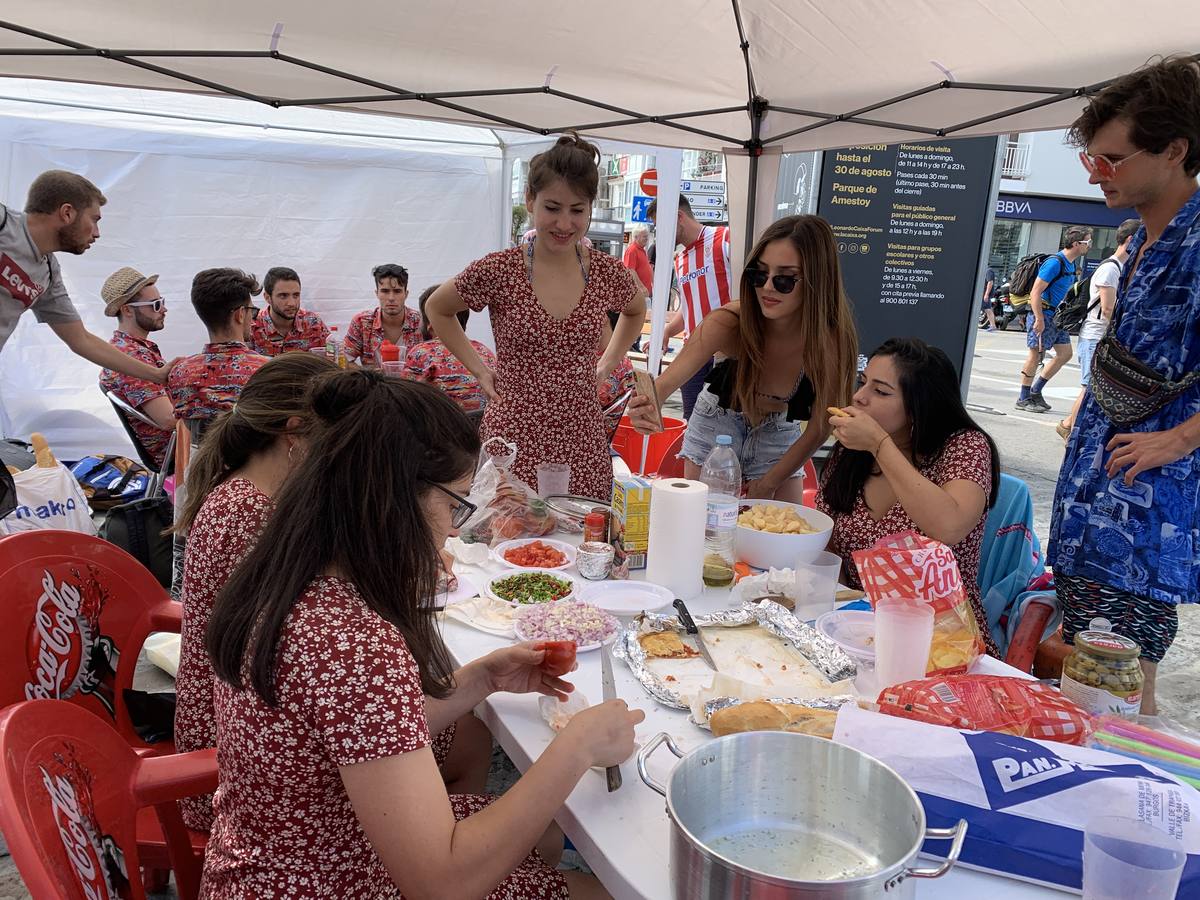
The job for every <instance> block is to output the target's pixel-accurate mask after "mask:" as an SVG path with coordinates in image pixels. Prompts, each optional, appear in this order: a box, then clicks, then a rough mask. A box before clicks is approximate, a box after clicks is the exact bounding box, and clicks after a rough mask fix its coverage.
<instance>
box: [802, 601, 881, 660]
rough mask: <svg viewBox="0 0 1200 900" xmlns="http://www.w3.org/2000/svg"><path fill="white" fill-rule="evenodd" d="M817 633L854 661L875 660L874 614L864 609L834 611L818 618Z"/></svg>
mask: <svg viewBox="0 0 1200 900" xmlns="http://www.w3.org/2000/svg"><path fill="white" fill-rule="evenodd" d="M815 627H816V629H817V631H819V632H821V634H823V635H825V637H827V638H829V639H830V640H831V641H833V642H834V643H835V644H837V645H838V646H839V647H841V648H842V649H843V650H845V651H846V652H847V653H849V654H850V656H851V657H853V658H855V659H866V660H873V659H875V613H873V612H869V611H867V610H865V609H835V610H833V612H827V613H825V614H824V615H821V616H818V617H817V621H816V625H815Z"/></svg>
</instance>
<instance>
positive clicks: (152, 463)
mask: <svg viewBox="0 0 1200 900" xmlns="http://www.w3.org/2000/svg"><path fill="white" fill-rule="evenodd" d="M104 396H105V397H107V398H108V402H109V403H111V404H112V406H113V409H115V410H116V412H117V418H118V419H119V420H120V421H121V427H122V428H124V429H125V434H126V435H128V436H129V440H130V441H131V442H132V443H133V449H134V450H135V451H137V455H138V459H140V460H141V461H142V465H144V466H145V467H146V468H147V469H149V470H150V471H151V472H152V473H153V477H152V478H151V479H150V484H149V485H148V486H147V487H146V496H147V497H157V496H158V494H159V492H160V491H161V490H162V485H163V482H164V481H165V480H166V478H167V476H168V475H170V474H171V472H173V471H174V468H175V440H176V432H174V431H172V432H171V436H170V437H169V438H168V439H167V447H166V450H165V451H164V452H163V461H162V465H161V466H160V465H159V464H158V462H157V461H156V460H155V459H154V457H153V456H151V455H150V453H149V451H147V450H146V448H145V446H144V445H143V444H142V442H141V440H140V439H139V438H138V435H137V432H136V431H134V430H133V425H132V424H130V420H131V419H136V420H138V421H139V422H142V423H144V424H146V425H149V426H151V427H152V428H158V427H159V425H158V423H157V422H155V421H154V420H153V419H151V418H150V417H149V416H148V415H146V414H145V413H144V412H142V411H141V410H139V409H135V408H134V407H132V406H130V405H129V404H128V403H126V402H125V401H124V400H122V399H121V398H120V397H118V396H117V395H116V394H114V393H113V392H112V391H104Z"/></svg>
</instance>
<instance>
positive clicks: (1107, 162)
mask: <svg viewBox="0 0 1200 900" xmlns="http://www.w3.org/2000/svg"><path fill="white" fill-rule="evenodd" d="M1145 152H1146V150H1145V148H1143V149H1141V150H1138V151H1137V153H1130V154H1129V155H1128V156H1123V157H1121V158H1120V159H1109V158H1108V157H1107V156H1104V155H1103V154H1100V153H1097V154H1096V155H1095V156H1089V155H1088V154H1087V151H1086V150H1080V151H1079V161H1080V162H1081V163H1083V167H1084V168H1085V169H1087V170H1088V174H1089V175H1099V176H1100V177H1101V178H1116V176H1117V169H1119V168H1121V166H1123V165H1125V163H1127V162H1129V160H1131V159H1133V158H1134V157H1135V156H1137V155H1138V154H1139V153H1145Z"/></svg>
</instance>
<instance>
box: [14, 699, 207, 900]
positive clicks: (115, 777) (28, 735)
mask: <svg viewBox="0 0 1200 900" xmlns="http://www.w3.org/2000/svg"><path fill="white" fill-rule="evenodd" d="M0 759H2V763H0V828H2V829H3V831H4V838H5V840H6V841H7V842H8V849H9V852H10V853H11V854H12V858H13V861H14V862H15V863H16V866H17V870H18V871H19V872H20V873H21V877H22V879H24V881H25V886H26V887H27V888H28V889H29V891H30V893H31V894H32V895H33V896H34V897H39V898H40V897H64V898H76V897H103V898H114V900H115V898H117V897H126V898H133V900H144V898H145V896H146V894H145V891H144V890H143V888H142V884H141V880H140V878H139V877H138V872H139V869H140V868H142V867H145V868H147V869H148V868H151V867H152V866H156V865H160V864H162V865H164V866H165V865H169V866H170V867H172V868H174V870H175V883H176V887H177V889H178V893H179V896H180V898H181V900H194V898H195V897H197V896H198V895H199V891H200V876H201V872H202V869H201V863H200V860H199V859H198V858H197V857H196V855H195V853H194V851H193V847H192V843H193V842H192V838H193V837H195V835H194V834H193V833H192V832H189V831H188V830H187V829H186V828H185V827H184V825H183V820H182V819H181V818H180V815H179V807H178V804H177V802H176V801H178V800H179V799H181V798H183V797H187V796H191V795H194V794H203V793H208V792H210V791H212V790H214V789H215V788H216V785H217V764H216V751H215V750H200V751H197V752H194V753H182V754H172V755H169V756H139V755H138V754H137V753H135V752H134V751H133V749H132V748H131V747H130V746H129V744H128V743H127V742H126V741H125V739H124V737H122V735H120V734H118V733H117V732H116V731H115V730H114V729H113V728H112V727H110V726H107V725H99V724H97V722H96V717H95V716H94V715H92V714H91V713H88V712H86V711H84V710H83V709H81V708H80V707H78V706H76V705H74V704H71V703H66V702H63V701H61V700H47V701H31V702H22V703H18V704H16V705H14V706H10V707H8V708H7V709H5V710H4V711H3V712H2V713H0ZM146 816H148V817H149V818H150V819H151V820H154V819H157V821H156V822H155V825H156V827H157V828H158V831H159V835H160V846H159V848H157V850H155V848H151V852H147V848H146V846H145V845H144V844H143V838H142V832H143V819H144V818H145V817H146ZM163 834H165V835H166V836H167V837H166V838H165V839H163V838H162V837H161V835H163Z"/></svg>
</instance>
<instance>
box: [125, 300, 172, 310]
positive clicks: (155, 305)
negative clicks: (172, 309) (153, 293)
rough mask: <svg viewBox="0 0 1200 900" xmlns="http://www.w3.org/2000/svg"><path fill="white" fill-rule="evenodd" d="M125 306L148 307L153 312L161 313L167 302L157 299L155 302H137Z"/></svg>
mask: <svg viewBox="0 0 1200 900" xmlns="http://www.w3.org/2000/svg"><path fill="white" fill-rule="evenodd" d="M125 305H126V306H149V307H150V308H151V309H152V310H154V312H162V309H163V307H164V306H166V305H167V301H166V300H165V299H164V298H162V297H159V298H158V299H157V300H138V301H137V302H136V303H126V304H125Z"/></svg>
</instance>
